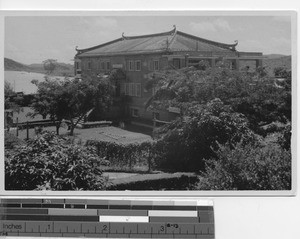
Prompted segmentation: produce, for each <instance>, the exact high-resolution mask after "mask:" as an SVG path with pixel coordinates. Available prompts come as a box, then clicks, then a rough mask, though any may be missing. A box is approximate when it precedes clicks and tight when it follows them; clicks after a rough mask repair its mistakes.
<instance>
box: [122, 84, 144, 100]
mask: <svg viewBox="0 0 300 239" xmlns="http://www.w3.org/2000/svg"><path fill="white" fill-rule="evenodd" d="M124 88H125V95H129V96H137V97H141V83H125V84H124Z"/></svg>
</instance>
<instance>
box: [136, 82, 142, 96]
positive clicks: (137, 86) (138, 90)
mask: <svg viewBox="0 0 300 239" xmlns="http://www.w3.org/2000/svg"><path fill="white" fill-rule="evenodd" d="M136 96H138V97H141V84H139V83H138V84H136Z"/></svg>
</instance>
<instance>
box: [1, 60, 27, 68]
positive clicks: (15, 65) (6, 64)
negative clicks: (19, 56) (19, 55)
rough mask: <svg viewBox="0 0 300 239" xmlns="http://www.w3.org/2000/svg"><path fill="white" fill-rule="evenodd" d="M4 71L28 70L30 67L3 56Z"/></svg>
mask: <svg viewBox="0 0 300 239" xmlns="http://www.w3.org/2000/svg"><path fill="white" fill-rule="evenodd" d="M4 70H5V71H30V67H29V66H27V65H24V64H22V63H19V62H16V61H14V60H11V59H9V58H4Z"/></svg>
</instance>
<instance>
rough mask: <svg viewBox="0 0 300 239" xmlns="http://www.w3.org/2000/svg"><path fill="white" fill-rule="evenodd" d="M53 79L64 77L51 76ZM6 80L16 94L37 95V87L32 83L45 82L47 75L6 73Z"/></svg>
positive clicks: (20, 72)
mask: <svg viewBox="0 0 300 239" xmlns="http://www.w3.org/2000/svg"><path fill="white" fill-rule="evenodd" d="M51 78H57V79H63V78H64V77H60V76H51ZM4 80H5V81H7V82H9V83H10V84H11V86H12V88H13V89H14V91H15V92H24V94H33V93H36V91H37V87H36V86H35V85H34V84H32V83H31V81H32V80H38V81H44V80H45V75H44V74H41V73H34V72H26V71H4Z"/></svg>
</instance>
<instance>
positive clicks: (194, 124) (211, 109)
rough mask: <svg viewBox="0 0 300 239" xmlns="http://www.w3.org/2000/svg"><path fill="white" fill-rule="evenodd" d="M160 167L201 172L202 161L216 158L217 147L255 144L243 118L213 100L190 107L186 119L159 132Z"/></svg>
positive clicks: (216, 100) (219, 101) (176, 121)
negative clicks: (221, 145)
mask: <svg viewBox="0 0 300 239" xmlns="http://www.w3.org/2000/svg"><path fill="white" fill-rule="evenodd" d="M157 133H158V135H160V137H159V143H158V144H159V145H160V148H161V154H162V156H161V157H162V159H161V164H162V165H161V166H162V167H164V168H169V169H175V170H187V171H198V170H203V169H204V161H203V159H209V158H211V157H215V156H216V155H215V150H216V149H217V148H218V145H219V144H225V143H227V144H229V145H232V146H233V145H235V144H236V143H237V142H240V141H242V142H243V143H244V144H246V143H253V142H255V141H256V136H255V135H254V134H253V132H252V131H251V130H250V129H249V128H248V123H247V120H246V119H245V117H244V116H243V115H242V114H240V113H236V112H234V111H233V110H232V109H231V108H230V107H228V106H226V105H224V103H223V102H222V101H221V100H220V99H214V100H212V101H210V102H208V103H207V104H206V105H195V106H193V107H190V108H189V109H188V111H187V112H186V114H185V116H184V117H182V118H178V119H177V120H175V121H173V122H172V123H170V124H168V125H165V126H164V127H162V128H160V129H159V130H158V132H157Z"/></svg>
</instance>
